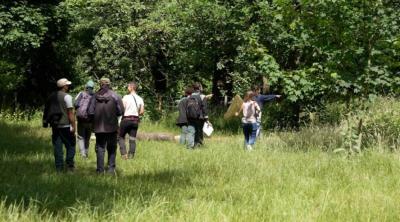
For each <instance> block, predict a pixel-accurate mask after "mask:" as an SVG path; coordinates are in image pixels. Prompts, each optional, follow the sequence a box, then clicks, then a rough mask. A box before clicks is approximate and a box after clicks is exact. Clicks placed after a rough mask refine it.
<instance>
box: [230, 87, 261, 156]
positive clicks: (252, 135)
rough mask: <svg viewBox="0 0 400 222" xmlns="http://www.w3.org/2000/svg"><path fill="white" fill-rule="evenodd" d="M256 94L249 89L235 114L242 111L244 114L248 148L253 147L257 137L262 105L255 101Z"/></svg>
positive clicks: (244, 131)
mask: <svg viewBox="0 0 400 222" xmlns="http://www.w3.org/2000/svg"><path fill="white" fill-rule="evenodd" d="M254 96H255V94H254V92H253V91H247V93H246V95H245V96H244V101H243V104H242V106H241V107H240V110H239V112H236V114H235V115H236V116H239V113H240V112H242V114H243V117H242V127H243V134H244V142H245V149H246V150H252V149H253V146H254V144H255V142H256V137H257V115H258V113H259V112H260V107H259V106H258V104H257V102H256V101H254Z"/></svg>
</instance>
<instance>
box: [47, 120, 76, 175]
mask: <svg viewBox="0 0 400 222" xmlns="http://www.w3.org/2000/svg"><path fill="white" fill-rule="evenodd" d="M52 132H53V134H52V136H51V140H52V142H53V148H54V160H55V165H56V170H57V171H61V170H63V168H64V160H63V159H64V152H63V144H64V146H65V149H66V150H67V155H66V158H65V163H66V164H67V167H68V168H74V166H75V163H74V157H75V144H76V140H75V135H74V134H73V133H71V131H70V128H69V127H66V128H56V127H53V128H52Z"/></svg>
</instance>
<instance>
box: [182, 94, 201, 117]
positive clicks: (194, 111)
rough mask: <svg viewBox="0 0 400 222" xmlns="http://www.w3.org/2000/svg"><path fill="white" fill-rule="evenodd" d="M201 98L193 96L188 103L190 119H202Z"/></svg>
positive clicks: (187, 114)
mask: <svg viewBox="0 0 400 222" xmlns="http://www.w3.org/2000/svg"><path fill="white" fill-rule="evenodd" d="M200 103H201V98H200V96H196V95H192V96H189V98H188V99H187V101H186V117H187V118H188V119H200V118H201V117H202V115H203V112H202V109H201V104H200Z"/></svg>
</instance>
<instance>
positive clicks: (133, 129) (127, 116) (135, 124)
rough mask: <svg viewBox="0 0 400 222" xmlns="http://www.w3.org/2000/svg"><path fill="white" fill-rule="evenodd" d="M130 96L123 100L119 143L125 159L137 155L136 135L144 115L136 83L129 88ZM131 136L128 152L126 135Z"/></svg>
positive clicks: (131, 83) (132, 83) (130, 84)
mask: <svg viewBox="0 0 400 222" xmlns="http://www.w3.org/2000/svg"><path fill="white" fill-rule="evenodd" d="M127 88H128V92H129V94H128V95H125V96H124V97H123V98H122V103H123V106H124V109H125V112H124V114H123V116H122V120H121V123H120V127H119V134H118V143H119V148H120V152H121V156H122V158H123V159H125V160H126V159H132V158H134V156H135V153H136V135H137V131H138V128H139V123H140V116H142V115H143V114H144V101H143V99H142V97H140V96H139V95H138V94H137V93H136V90H137V84H136V82H130V83H129V84H128V86H127ZM126 134H128V135H129V151H128V152H127V151H126V146H125V135H126Z"/></svg>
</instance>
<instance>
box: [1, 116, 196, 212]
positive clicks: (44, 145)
mask: <svg viewBox="0 0 400 222" xmlns="http://www.w3.org/2000/svg"><path fill="white" fill-rule="evenodd" d="M37 130H39V128H38V129H37ZM26 131H29V129H27V128H26V127H24V126H21V125H17V126H14V125H11V124H8V123H5V122H1V121H0V169H1V171H0V178H1V180H0V200H6V206H10V205H15V204H19V205H21V206H22V207H23V208H22V209H24V208H26V207H28V206H29V204H30V203H32V202H34V203H35V204H37V205H38V206H39V210H40V211H42V212H50V213H52V214H53V215H55V216H61V217H63V216H65V214H66V213H67V212H68V209H70V208H75V207H77V206H78V205H81V203H82V202H85V203H86V204H88V205H89V207H91V208H100V209H101V212H104V213H105V214H106V213H107V212H109V211H111V210H112V208H113V205H114V200H127V199H128V198H129V199H134V200H135V201H139V202H142V203H146V202H148V201H149V200H150V199H151V198H153V194H154V191H155V190H158V191H160V192H157V194H158V195H165V196H168V195H173V194H174V193H175V190H176V189H181V188H184V187H186V186H187V185H189V184H190V183H191V180H190V178H189V177H188V175H189V174H188V173H186V172H184V171H182V170H179V169H165V170H162V169H161V170H160V171H156V172H149V173H148V172H144V173H140V174H133V175H119V176H117V177H112V176H109V175H97V174H96V173H95V171H94V168H95V166H94V165H93V166H92V165H91V164H92V163H90V165H89V163H80V164H79V165H77V170H76V172H74V173H73V174H66V173H61V174H57V173H56V172H55V170H54V158H53V152H52V146H51V143H50V139H49V138H47V139H46V138H44V137H40V136H38V135H36V134H33V135H32V134H30V133H29V132H28V133H27V132H26ZM127 195H129V196H127Z"/></svg>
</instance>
